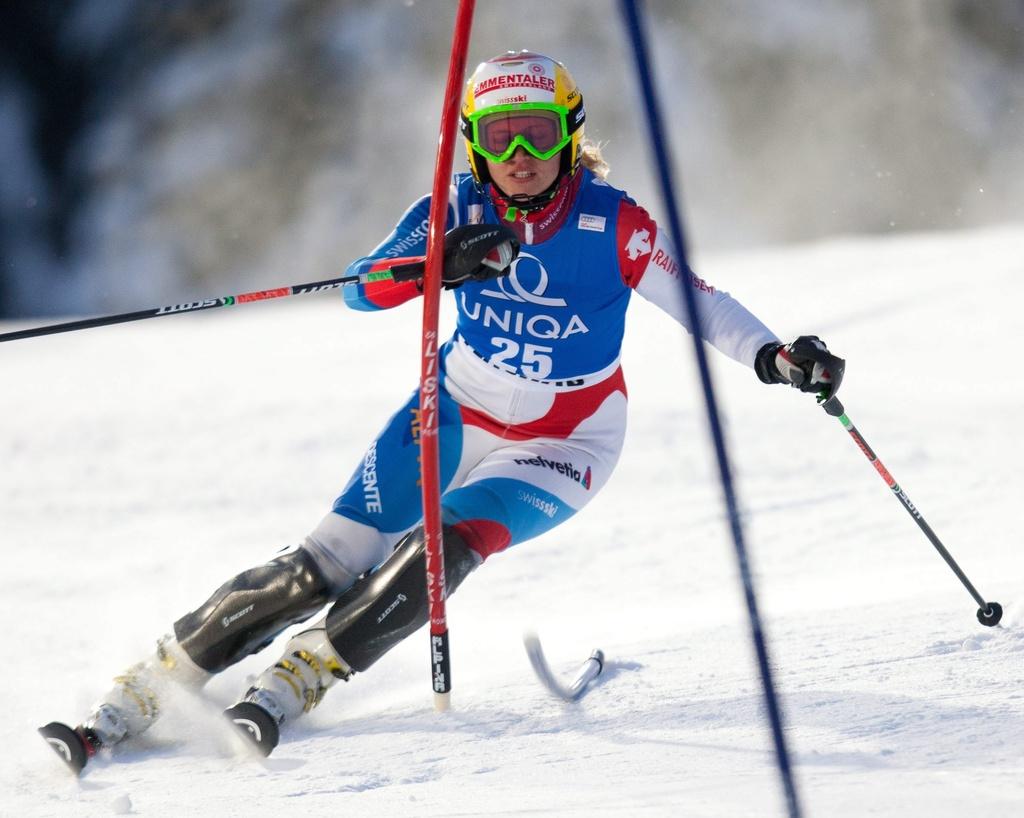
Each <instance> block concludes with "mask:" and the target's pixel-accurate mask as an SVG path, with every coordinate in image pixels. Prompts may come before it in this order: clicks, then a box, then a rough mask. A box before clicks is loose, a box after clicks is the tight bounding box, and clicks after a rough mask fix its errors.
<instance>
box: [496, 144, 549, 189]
mask: <svg viewBox="0 0 1024 818" xmlns="http://www.w3.org/2000/svg"><path fill="white" fill-rule="evenodd" d="M486 161H487V170H488V172H489V173H490V174H491V179H492V180H493V181H494V184H496V185H497V186H498V187H499V188H500V189H501V192H502V193H504V194H505V195H506V196H508V197H509V198H511V197H514V196H537V195H538V194H540V193H543V192H544V191H545V190H547V189H548V188H549V187H551V185H552V184H553V183H554V181H555V179H557V178H558V168H559V165H560V163H561V161H562V160H561V157H560V156H559V155H558V154H555V155H554V156H552V157H551V158H550V159H538V158H537V157H535V156H532V155H531V154H529V153H527V152H526V150H524V149H523V148H522V147H519V148H516V152H515V153H513V154H512V157H511V158H510V159H509V160H508V161H507V162H492V161H491V160H490V159H488V160H486Z"/></svg>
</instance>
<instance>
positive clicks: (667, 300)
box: [635, 230, 779, 368]
mask: <svg viewBox="0 0 1024 818" xmlns="http://www.w3.org/2000/svg"><path fill="white" fill-rule="evenodd" d="M691 281H692V284H693V288H694V293H695V295H696V296H697V314H698V315H699V316H700V324H701V327H700V329H701V336H702V337H703V338H704V339H705V340H706V341H707V342H708V343H710V344H711V345H712V346H713V347H715V349H717V350H719V351H720V352H723V353H724V354H726V355H728V356H729V357H730V358H732V359H733V360H736V361H739V362H740V363H742V364H746V365H747V366H749V367H751V368H753V366H754V357H755V356H756V355H757V352H758V350H759V349H761V347H763V346H764V345H765V344H769V343H779V339H778V338H777V337H776V335H775V333H774V332H772V331H771V330H770V329H768V327H766V326H765V325H764V324H762V323H761V321H760V320H759V319H758V318H757V317H756V316H755V315H754V314H753V313H751V312H750V311H749V310H748V309H747V308H746V307H744V306H743V305H742V304H741V303H740V302H739V301H737V300H736V299H735V298H733V297H732V296H731V295H729V293H727V292H723V291H722V290H719V289H717V288H716V287H713V286H712V285H710V284H708V283H707V282H706V281H704V280H703V279H701V278H698V277H697V276H695V275H693V276H692V278H691ZM684 286H685V276H683V274H682V269H681V267H680V265H679V262H678V261H677V260H676V254H675V251H674V250H673V248H672V245H671V244H670V242H669V240H668V236H666V235H665V233H664V231H662V230H657V232H656V233H655V241H654V246H653V249H652V251H651V253H650V257H649V258H648V260H647V265H646V267H645V268H644V270H643V274H642V275H641V276H640V280H639V282H638V283H636V285H635V288H636V291H637V292H638V293H640V295H642V296H643V297H644V298H646V299H647V300H648V301H651V302H652V303H654V304H657V305H658V306H659V307H660V308H661V309H662V310H664V311H665V312H667V313H668V314H669V315H671V316H672V317H673V318H675V319H676V321H678V322H679V323H680V324H682V325H683V326H684V327H685V328H686V330H687V331H688V332H690V333H691V334H693V327H691V326H690V319H689V315H688V312H687V308H686V295H685V293H684V291H683V287H684Z"/></svg>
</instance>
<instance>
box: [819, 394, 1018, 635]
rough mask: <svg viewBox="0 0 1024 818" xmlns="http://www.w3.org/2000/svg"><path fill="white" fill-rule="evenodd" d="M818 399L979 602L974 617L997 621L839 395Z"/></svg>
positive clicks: (995, 608) (997, 609) (993, 605)
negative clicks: (875, 450) (847, 414)
mask: <svg viewBox="0 0 1024 818" xmlns="http://www.w3.org/2000/svg"><path fill="white" fill-rule="evenodd" d="M819 400H820V402H821V408H822V409H824V410H825V412H826V413H828V414H829V415H831V416H832V417H834V418H838V419H839V422H840V423H842V424H843V428H844V429H846V431H847V432H849V433H850V437H852V438H853V441H854V442H855V443H856V444H857V448H859V449H860V450H861V451H862V452H863V453H864V456H865V457H866V458H867V459H868V460H870V461H871V465H872V466H874V467H875V471H877V472H878V474H879V476H880V477H881V478H882V479H883V480H884V481H885V484H886V485H887V486H888V487H889V488H890V489H892V493H893V494H894V495H895V497H896V499H897V500H899V501H900V504H901V505H902V506H903V508H904V509H906V511H907V514H909V515H910V516H911V517H913V518H914V522H915V523H917V527H918V528H920V529H921V531H922V532H924V535H925V536H926V537H927V538H928V542H930V543H931V544H932V545H933V546H935V550H936V551H938V552H939V556H941V557H942V559H944V560H945V561H946V565H948V566H949V567H950V569H951V570H952V571H953V573H954V574H956V578H957V579H959V580H960V582H961V584H963V586H964V588H966V589H967V593H969V594H970V595H971V596H972V597H973V598H974V601H975V602H977V603H978V605H979V606H980V607H979V608H978V621H979V622H980V623H981V624H982V625H985V626H986V627H988V628H991V627H994V626H995V625H998V624H999V620H1000V619H1002V618H1003V606H1002V605H1000V604H999V603H998V602H995V601H986V600H985V597H983V596H982V595H981V594H979V593H978V591H977V589H976V588H975V587H974V586H973V585H972V584H971V581H970V580H969V579H968V578H967V574H965V573H964V572H963V570H962V569H961V568H960V566H959V565H957V563H956V560H954V559H953V555H952V554H950V553H949V551H947V550H946V546H944V545H943V544H942V541H941V540H939V538H938V536H937V535H936V534H935V532H934V531H932V527H931V526H930V525H928V523H927V522H926V521H925V519H924V517H923V516H921V512H920V511H918V510H917V506H915V505H914V504H913V503H912V502H911V501H910V498H909V497H908V496H907V493H906V492H905V491H904V490H903V489H902V488H901V487H900V484H899V483H897V482H896V480H895V478H894V477H893V476H892V475H891V474H889V470H888V469H887V468H886V467H885V465H884V464H883V463H882V461H881V460H879V459H878V456H877V455H876V454H875V453H874V451H873V450H872V448H871V447H870V446H869V445H868V442H867V441H866V440H865V439H864V437H863V435H861V433H860V432H859V431H858V430H857V427H856V426H854V425H853V423H851V422H850V419H849V418H848V417H847V416H846V409H844V408H843V404H841V403H840V402H839V398H837V397H835V396H834V395H833V396H832V397H831V398H828V399H819Z"/></svg>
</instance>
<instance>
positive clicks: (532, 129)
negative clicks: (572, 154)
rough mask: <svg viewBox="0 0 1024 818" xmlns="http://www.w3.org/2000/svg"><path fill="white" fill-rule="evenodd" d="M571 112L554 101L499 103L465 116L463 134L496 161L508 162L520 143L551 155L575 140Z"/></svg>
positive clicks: (535, 153)
mask: <svg viewBox="0 0 1024 818" xmlns="http://www.w3.org/2000/svg"><path fill="white" fill-rule="evenodd" d="M580 110H582V109H580ZM568 116H569V112H568V111H567V110H566V109H565V107H564V106H562V105H554V104H550V103H543V102H535V103H531V104H529V105H528V106H524V105H522V104H516V105H495V106H493V107H490V108H485V109H484V110H483V111H479V112H477V113H473V114H470V115H469V117H468V118H467V119H464V120H463V134H464V135H465V136H466V138H467V139H468V140H469V141H470V143H471V144H472V146H473V150H475V151H476V152H477V153H479V154H480V155H481V156H485V157H486V158H488V159H490V160H491V161H492V162H507V161H508V160H509V159H511V158H512V154H514V153H515V152H516V148H519V147H521V148H523V149H524V150H525V151H526V152H527V153H529V154H530V155H531V156H535V157H537V158H538V159H550V158H551V157H552V156H555V155H556V154H557V153H558V152H559V151H560V150H562V148H564V147H565V146H566V145H568V144H569V142H570V141H571V140H572V134H573V131H575V130H576V128H575V127H573V128H572V129H571V130H570V127H569V122H568Z"/></svg>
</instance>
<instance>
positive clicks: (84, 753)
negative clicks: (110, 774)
mask: <svg viewBox="0 0 1024 818" xmlns="http://www.w3.org/2000/svg"><path fill="white" fill-rule="evenodd" d="M38 732H39V735H41V736H42V737H43V739H45V741H46V743H47V744H49V745H50V748H51V749H52V750H53V751H54V752H55V753H56V754H57V755H58V756H59V757H60V760H61V761H63V762H64V763H65V764H66V765H67V767H68V769H69V770H71V772H73V773H74V774H75V775H81V774H82V770H84V769H85V765H86V763H88V761H89V756H90V755H92V753H90V752H89V749H90V748H89V744H88V742H87V741H86V739H85V737H84V736H83V735H82V734H81V733H80V732H79V731H78V730H76V729H75V728H74V727H69V726H68V725H66V724H64V723H62V722H59V721H51V722H50V723H49V724H47V725H44V726H43V727H40V728H39V730H38Z"/></svg>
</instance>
